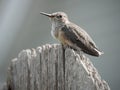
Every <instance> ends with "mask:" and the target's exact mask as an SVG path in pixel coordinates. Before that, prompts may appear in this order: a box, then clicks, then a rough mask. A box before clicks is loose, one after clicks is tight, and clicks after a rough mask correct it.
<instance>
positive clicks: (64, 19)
mask: <svg viewBox="0 0 120 90" xmlns="http://www.w3.org/2000/svg"><path fill="white" fill-rule="evenodd" d="M40 14H42V15H45V16H48V17H49V18H50V19H51V21H52V22H55V23H68V22H69V20H68V16H67V14H66V13H64V12H55V13H52V14H48V13H44V12H40Z"/></svg>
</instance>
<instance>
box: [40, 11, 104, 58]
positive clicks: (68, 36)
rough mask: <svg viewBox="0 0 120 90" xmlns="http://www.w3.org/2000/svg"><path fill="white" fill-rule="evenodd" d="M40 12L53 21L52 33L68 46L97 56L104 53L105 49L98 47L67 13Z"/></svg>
mask: <svg viewBox="0 0 120 90" xmlns="http://www.w3.org/2000/svg"><path fill="white" fill-rule="evenodd" d="M40 14H42V15H45V16H47V17H49V18H50V20H51V22H52V30H51V34H52V36H53V37H54V38H55V39H57V40H58V41H60V43H61V44H62V45H63V46H65V47H66V46H68V47H70V48H72V49H74V50H77V51H83V52H84V53H86V54H89V55H92V56H96V57H98V56H100V55H102V54H104V53H103V51H100V50H99V49H98V48H97V46H96V44H95V42H94V41H93V40H92V38H91V37H90V36H89V34H88V33H87V32H86V31H85V30H84V29H82V28H81V27H79V26H78V25H76V24H74V23H72V22H70V21H69V19H68V16H67V14H66V13H64V12H55V13H52V14H48V13H45V12H40Z"/></svg>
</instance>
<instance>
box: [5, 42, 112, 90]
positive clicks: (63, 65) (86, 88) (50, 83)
mask: <svg viewBox="0 0 120 90" xmlns="http://www.w3.org/2000/svg"><path fill="white" fill-rule="evenodd" d="M7 87H8V90H110V88H109V86H108V84H107V83H106V82H105V81H104V80H102V79H101V77H100V75H99V74H98V72H97V70H96V68H95V67H94V66H93V64H92V62H91V61H90V60H89V59H88V58H86V57H85V56H84V55H79V54H77V53H76V52H74V50H72V49H69V48H67V49H65V50H63V48H62V46H61V45H58V44H53V45H49V44H46V45H43V46H41V47H38V48H37V49H31V50H29V49H28V50H23V51H21V52H20V53H19V55H18V57H17V58H15V59H13V60H12V61H11V64H10V66H9V69H8V78H7Z"/></svg>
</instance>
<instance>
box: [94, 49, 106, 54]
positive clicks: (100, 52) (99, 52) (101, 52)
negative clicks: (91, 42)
mask: <svg viewBox="0 0 120 90" xmlns="http://www.w3.org/2000/svg"><path fill="white" fill-rule="evenodd" d="M94 50H95V51H96V52H97V53H98V56H100V55H102V54H104V52H103V51H100V50H98V49H97V48H95V49H94Z"/></svg>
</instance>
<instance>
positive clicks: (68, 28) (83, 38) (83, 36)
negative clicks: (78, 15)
mask: <svg viewBox="0 0 120 90" xmlns="http://www.w3.org/2000/svg"><path fill="white" fill-rule="evenodd" d="M61 30H62V31H63V32H64V36H65V37H66V38H67V40H69V41H71V42H72V43H74V44H76V45H77V46H78V47H80V48H81V49H84V50H88V51H90V50H91V49H93V48H96V45H95V43H94V42H93V40H92V39H91V37H90V36H89V35H88V34H87V32H85V31H84V30H83V29H81V28H80V27H78V26H77V25H73V24H72V25H71V24H68V25H65V26H64V27H62V29H61Z"/></svg>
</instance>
